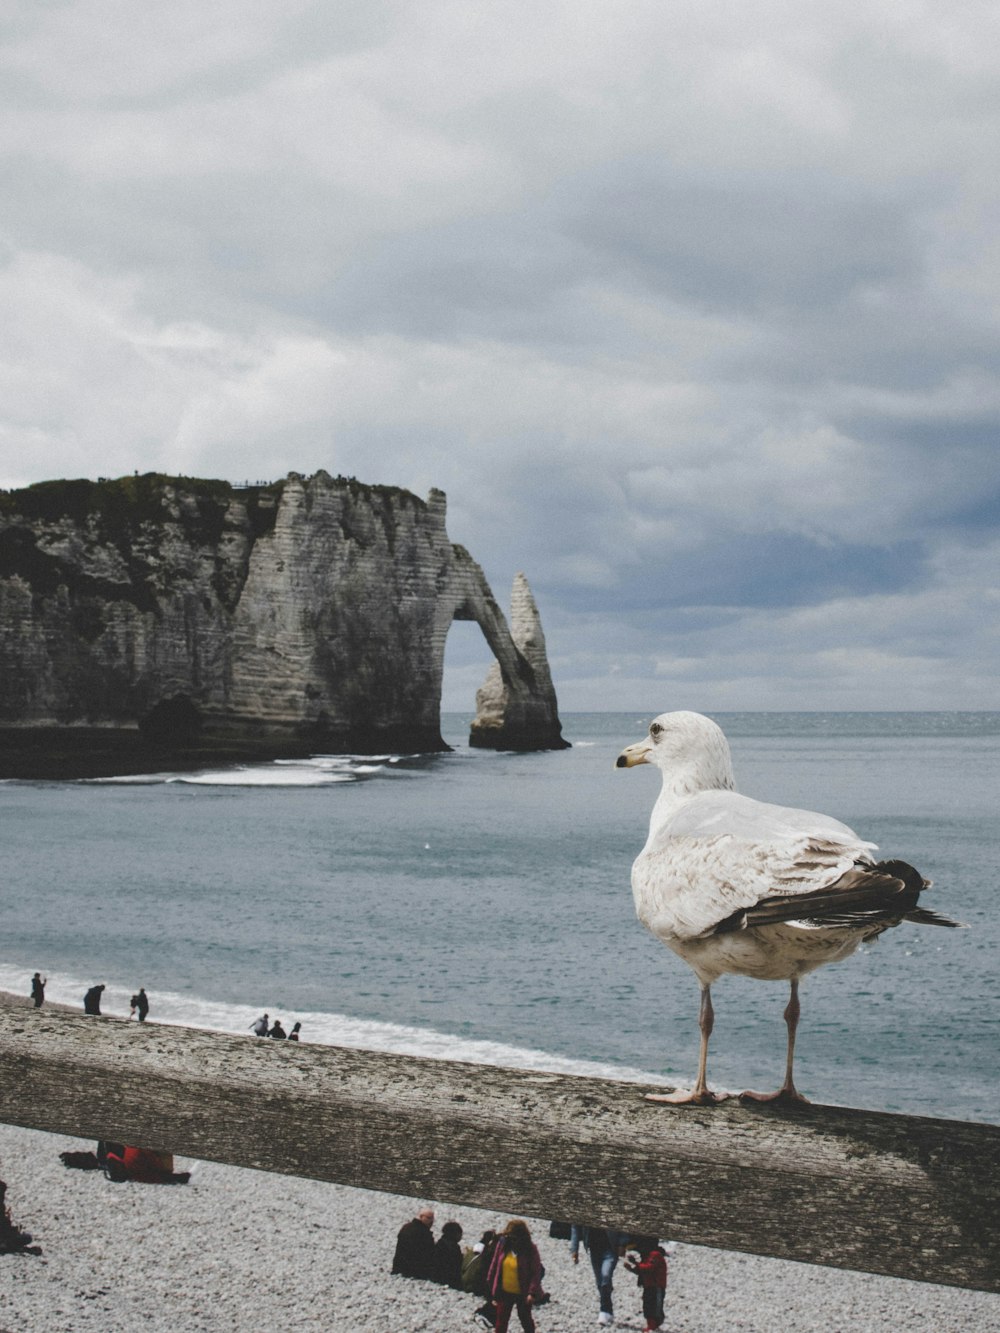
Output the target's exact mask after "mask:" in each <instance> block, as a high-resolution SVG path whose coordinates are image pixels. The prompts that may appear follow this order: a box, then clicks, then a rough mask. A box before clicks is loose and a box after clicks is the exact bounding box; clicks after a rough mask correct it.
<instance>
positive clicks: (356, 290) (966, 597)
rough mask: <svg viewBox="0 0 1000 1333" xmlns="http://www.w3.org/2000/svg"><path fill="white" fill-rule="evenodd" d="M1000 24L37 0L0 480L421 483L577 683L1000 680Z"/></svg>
mask: <svg viewBox="0 0 1000 1333" xmlns="http://www.w3.org/2000/svg"><path fill="white" fill-rule="evenodd" d="M904 19H905V21H904ZM998 26H1000V25H998V20H997V18H996V16H995V15H994V14H993V12H992V11H989V10H986V9H984V8H983V7H982V6H979V5H976V4H972V3H960V4H958V5H956V6H952V7H951V8H949V10H948V11H947V12H944V11H941V12H933V13H932V12H930V11H926V10H925V11H922V12H921V13H920V14H919V15H914V14H913V13H909V14H908V16H904V15H903V14H902V12H901V11H899V10H898V7H896V6H894V5H892V4H890V3H888V0H876V3H875V4H874V5H872V6H868V7H866V8H865V9H864V10H863V11H860V10H858V9H857V7H856V6H850V5H847V4H846V3H834V4H831V5H826V6H824V7H823V10H822V12H819V11H816V10H814V9H812V8H810V7H800V8H798V9H791V10H790V9H789V8H788V7H787V6H786V5H784V4H780V3H778V0H753V3H751V4H749V5H745V6H743V7H741V8H740V9H739V10H737V11H732V10H730V11H726V12H725V13H723V12H722V11H713V10H711V9H710V8H709V9H706V8H705V6H703V5H696V4H695V3H694V0H690V2H685V3H681V4H679V5H672V6H670V7H669V9H664V8H663V7H662V6H654V5H647V4H645V3H643V2H642V0H634V3H633V2H631V0H630V3H628V4H626V5H624V6H618V7H617V8H615V9H614V10H613V11H612V10H609V9H608V8H607V6H604V5H599V4H597V3H596V2H595V3H588V2H586V0H584V3H579V2H578V3H576V4H573V5H569V4H568V3H567V4H561V3H558V4H556V5H554V6H548V7H542V8H539V7H538V6H530V5H528V4H526V3H518V2H517V0H514V3H513V4H510V3H509V4H506V5H504V6H500V5H495V4H485V5H480V6H476V7H474V8H472V9H469V8H468V7H466V6H459V5H457V4H455V3H450V2H446V0H431V2H430V3H428V4H426V5H421V6H417V7H414V6H408V5H402V4H398V3H392V2H391V0H382V2H381V3H373V4H371V5H366V6H363V7H358V6H355V7H353V8H351V7H344V6H341V7H333V8H331V7H330V6H326V5H322V4H320V3H318V0H289V3H288V4H285V5H282V6H277V7H276V6H273V5H270V4H265V3H246V0H226V3H223V4H220V5H215V6H210V7H206V6H204V5H200V4H196V3H194V0H178V3H177V4H175V5H172V6H170V7H168V8H167V9H161V10H154V9H151V8H149V7H148V6H147V7H139V8H138V9H137V8H136V7H135V6H130V5H125V4H122V3H121V2H120V0H69V3H65V4H61V5H58V6H37V5H29V4H27V3H23V4H21V5H15V6H13V7H12V9H11V11H10V13H9V14H8V15H7V16H5V25H4V30H3V34H2V44H0V74H2V76H3V77H2V79H0V110H2V115H0V184H2V186H3V190H4V199H5V211H4V220H3V224H2V229H0V300H2V302H3V307H4V310H5V320H4V321H3V324H2V325H0V402H2V404H3V408H2V410H0V484H3V485H7V486H13V485H22V484H27V483H29V482H31V481H34V480H38V479H42V478H44V477H50V476H58V475H91V476H96V475H99V474H100V475H112V474H117V473H121V472H126V471H131V470H132V469H133V468H135V467H139V468H141V469H147V468H157V469H162V470H167V471H180V472H185V473H200V474H205V475H217V476H219V475H221V476H228V477H230V478H232V479H234V480H237V479H241V478H243V477H246V476H277V475H281V474H282V473H284V472H286V471H288V470H291V469H294V470H297V471H311V470H313V469H315V468H319V467H325V468H327V469H328V470H330V471H332V472H338V471H339V472H343V473H347V474H354V475H357V476H359V477H361V478H363V479H365V480H370V481H378V482H390V483H394V484H400V485H406V486H410V487H411V488H412V489H414V490H416V491H417V492H418V493H425V492H426V491H427V490H428V489H429V487H430V486H439V487H442V488H443V489H445V490H446V491H447V492H448V495H449V530H450V531H451V534H452V537H453V538H454V539H455V540H457V541H462V542H464V543H465V544H466V545H468V546H469V548H470V549H471V550H472V551H473V552H474V553H475V555H476V556H477V558H478V559H480V560H481V561H482V563H483V564H484V566H485V567H486V570H487V573H488V575H489V577H490V578H491V580H492V581H493V583H494V586H495V588H496V590H497V591H498V593H499V594H500V595H501V596H502V595H503V592H504V590H505V589H506V588H507V587H508V586H509V583H510V579H511V577H512V574H513V572H514V570H515V569H517V568H523V569H525V571H526V572H527V573H528V576H529V578H530V579H531V581H532V584H533V586H534V588H535V591H536V594H537V595H538V598H539V601H540V604H541V608H542V613H543V618H544V621H545V625H546V631H547V635H548V639H549V646H550V650H551V653H552V657H553V660H554V664H555V669H556V680H557V684H558V686H559V690H560V695H561V697H562V699H563V701H564V706H565V707H602V706H605V705H608V706H620V707H624V708H628V707H653V706H656V707H658V706H660V701H661V699H662V698H665V697H666V696H669V699H668V700H667V701H668V702H669V701H670V700H677V699H680V698H682V699H683V702H684V703H685V705H686V706H692V707H703V708H709V709H711V708H722V707H747V708H752V707H781V706H783V703H784V706H795V707H818V708H827V707H870V708H876V707H893V706H897V707H898V706H914V707H950V706H966V707H972V706H990V705H992V704H993V703H994V702H995V698H996V694H995V685H994V681H993V675H994V672H993V669H992V667H990V666H989V665H988V664H989V662H990V661H991V660H995V649H996V646H997V645H996V631H995V630H994V629H993V628H992V627H993V625H994V624H995V622H996V610H997V605H996V603H997V579H996V574H995V569H996V565H995V562H994V561H993V557H994V556H995V554H996V552H995V542H996V524H997V514H998V498H1000V451H998V450H997V449H996V447H995V444H996V440H997V433H998V426H1000V383H998V374H997V366H998V365H1000V357H998V355H997V352H998V348H997V327H998V316H1000V281H998V279H1000V265H998V263H997V248H996V239H995V238H996V235H997V218H998V205H1000V197H998V196H1000V186H998V185H997V182H996V173H995V171H994V169H993V164H994V163H995V161H996V157H997V149H998V146H1000V145H998V137H1000V136H998V121H1000V111H998V108H997V105H996V100H995V79H996V73H997V69H996V66H997V62H998V59H1000V57H998V56H997V55H996V52H997V51H998V50H1000V43H998V41H997V37H998V36H1000V33H998V31H997V29H998ZM479 651H480V650H479V649H478V646H477V645H475V644H471V643H465V644H464V645H459V644H458V637H457V635H456V649H455V652H454V654H453V656H454V659H455V660H454V664H453V670H452V671H451V675H450V679H453V680H454V681H455V682H456V684H455V687H454V688H455V689H456V690H458V689H461V690H463V691H468V690H469V688H470V683H471V681H472V678H473V677H474V676H475V675H476V673H477V672H478V671H479V669H480V666H481V661H480V660H479ZM991 654H992V658H991ZM451 665H452V664H451V663H450V666H451ZM451 689H452V687H451V686H449V691H451ZM470 701H471V696H470Z"/></svg>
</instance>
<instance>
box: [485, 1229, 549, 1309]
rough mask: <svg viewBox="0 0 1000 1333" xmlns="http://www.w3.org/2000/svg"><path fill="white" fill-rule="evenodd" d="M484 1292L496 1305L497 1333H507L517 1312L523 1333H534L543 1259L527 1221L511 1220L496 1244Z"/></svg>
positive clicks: (540, 1290)
mask: <svg viewBox="0 0 1000 1333" xmlns="http://www.w3.org/2000/svg"><path fill="white" fill-rule="evenodd" d="M486 1289H487V1291H488V1292H489V1294H490V1296H492V1298H493V1302H494V1304H495V1305H496V1310H497V1316H496V1324H495V1325H494V1328H495V1329H496V1333H506V1330H507V1326H508V1324H509V1323H510V1316H511V1313H512V1312H513V1311H514V1310H515V1309H516V1310H517V1317H518V1319H520V1321H521V1327H522V1328H523V1329H524V1333H535V1320H534V1317H533V1315H532V1313H531V1307H532V1305H533V1304H534V1303H535V1300H536V1299H537V1297H539V1296H541V1295H543V1292H542V1260H541V1256H540V1255H539V1253H538V1249H537V1247H536V1245H535V1243H534V1241H533V1240H532V1239H531V1232H530V1231H529V1230H528V1224H527V1222H524V1221H522V1219H521V1218H519V1217H515V1218H512V1219H511V1221H510V1222H508V1223H507V1225H506V1227H505V1228H504V1233H503V1235H502V1236H501V1237H500V1238H499V1240H498V1241H497V1245H496V1249H495V1250H494V1251H493V1258H492V1260H491V1262H490V1269H489V1273H488V1275H487V1279H486Z"/></svg>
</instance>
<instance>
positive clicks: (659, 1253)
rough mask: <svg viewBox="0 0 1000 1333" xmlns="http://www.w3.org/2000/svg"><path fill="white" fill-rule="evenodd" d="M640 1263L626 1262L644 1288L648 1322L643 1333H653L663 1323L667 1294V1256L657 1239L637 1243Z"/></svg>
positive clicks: (647, 1239) (644, 1310) (630, 1260)
mask: <svg viewBox="0 0 1000 1333" xmlns="http://www.w3.org/2000/svg"><path fill="white" fill-rule="evenodd" d="M636 1249H637V1250H638V1251H639V1255H640V1258H639V1260H638V1262H635V1261H633V1260H632V1259H626V1260H625V1267H626V1268H627V1269H628V1270H629V1272H630V1273H635V1274H637V1275H638V1278H639V1286H640V1287H641V1288H642V1313H643V1316H644V1318H645V1320H646V1327H645V1329H644V1330H643V1333H653V1330H654V1329H658V1328H659V1327H660V1325H661V1324H662V1323H663V1301H664V1297H665V1296H666V1293H667V1255H666V1251H665V1250H664V1249H663V1247H662V1245H660V1244H659V1242H658V1241H657V1240H656V1239H655V1237H643V1238H641V1239H639V1240H637V1241H636Z"/></svg>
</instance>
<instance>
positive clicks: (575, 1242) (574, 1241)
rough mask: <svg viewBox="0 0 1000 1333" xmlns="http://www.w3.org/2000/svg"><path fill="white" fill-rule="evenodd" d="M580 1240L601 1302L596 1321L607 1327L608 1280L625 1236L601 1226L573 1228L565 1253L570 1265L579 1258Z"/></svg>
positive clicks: (610, 1317) (611, 1317)
mask: <svg viewBox="0 0 1000 1333" xmlns="http://www.w3.org/2000/svg"><path fill="white" fill-rule="evenodd" d="M581 1241H582V1242H583V1244H584V1246H585V1248H586V1250H587V1253H588V1254H589V1255H590V1266H591V1268H593V1270H594V1281H595V1282H596V1283H597V1295H598V1299H599V1300H600V1303H601V1312H600V1314H599V1315H598V1316H597V1322H598V1323H599V1324H603V1325H604V1326H605V1327H607V1326H608V1325H610V1324H613V1323H614V1322H615V1310H614V1305H613V1303H612V1279H613V1277H614V1272H615V1268H616V1266H617V1264H618V1259H619V1257H620V1256H621V1255H623V1254H624V1253H625V1246H626V1244H627V1242H628V1233H627V1232H625V1231H610V1230H607V1229H606V1228H605V1227H581V1226H574V1227H573V1229H572V1231H571V1232H570V1238H569V1253H570V1258H571V1259H572V1260H573V1262H574V1263H578V1262H579V1259H580V1242H581Z"/></svg>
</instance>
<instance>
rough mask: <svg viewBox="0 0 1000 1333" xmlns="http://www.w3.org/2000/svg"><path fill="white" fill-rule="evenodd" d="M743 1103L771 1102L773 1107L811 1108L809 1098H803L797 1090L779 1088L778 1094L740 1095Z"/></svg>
mask: <svg viewBox="0 0 1000 1333" xmlns="http://www.w3.org/2000/svg"><path fill="white" fill-rule="evenodd" d="M740 1101H741V1102H769V1103H770V1104H771V1105H772V1106H809V1105H811V1103H810V1101H809V1098H808V1097H803V1096H802V1093H801V1092H799V1091H798V1090H797V1089H796V1088H779V1089H778V1091H777V1092H750V1091H749V1090H748V1091H746V1092H741V1093H740Z"/></svg>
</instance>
